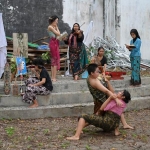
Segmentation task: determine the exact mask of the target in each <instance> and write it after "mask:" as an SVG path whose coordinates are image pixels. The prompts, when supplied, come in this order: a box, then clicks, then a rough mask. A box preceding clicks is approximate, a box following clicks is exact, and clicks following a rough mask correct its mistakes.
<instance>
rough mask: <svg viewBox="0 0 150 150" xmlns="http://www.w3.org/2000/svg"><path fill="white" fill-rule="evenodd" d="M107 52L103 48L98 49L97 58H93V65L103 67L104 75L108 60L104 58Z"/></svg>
mask: <svg viewBox="0 0 150 150" xmlns="http://www.w3.org/2000/svg"><path fill="white" fill-rule="evenodd" d="M104 53H105V50H104V48H103V47H99V48H98V54H97V56H96V57H93V58H92V60H91V63H96V64H97V65H98V66H102V70H103V71H102V73H104V74H105V71H106V65H107V58H106V57H105V56H104Z"/></svg>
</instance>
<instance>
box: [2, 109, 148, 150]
mask: <svg viewBox="0 0 150 150" xmlns="http://www.w3.org/2000/svg"><path fill="white" fill-rule="evenodd" d="M125 118H126V120H127V122H128V123H129V124H130V125H133V126H134V127H135V130H129V129H128V130H125V129H123V128H122V124H120V132H121V135H120V136H114V134H113V132H111V133H104V132H103V131H102V130H101V129H99V128H96V127H94V126H89V127H87V128H85V129H84V133H83V134H82V135H81V139H80V140H79V141H68V140H66V137H67V136H71V135H73V134H74V133H75V128H76V125H77V117H70V118H68V117H66V118H45V119H33V120H20V119H18V120H5V119H1V120H0V134H1V135H0V150H63V149H67V150H149V149H150V143H149V142H150V109H145V110H140V111H132V112H126V113H125Z"/></svg>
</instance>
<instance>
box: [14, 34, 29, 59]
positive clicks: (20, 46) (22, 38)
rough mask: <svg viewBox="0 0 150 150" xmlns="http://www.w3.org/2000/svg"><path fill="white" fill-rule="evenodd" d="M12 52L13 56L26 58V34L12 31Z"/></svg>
mask: <svg viewBox="0 0 150 150" xmlns="http://www.w3.org/2000/svg"><path fill="white" fill-rule="evenodd" d="M13 53H14V56H21V57H25V58H28V34H27V33H13Z"/></svg>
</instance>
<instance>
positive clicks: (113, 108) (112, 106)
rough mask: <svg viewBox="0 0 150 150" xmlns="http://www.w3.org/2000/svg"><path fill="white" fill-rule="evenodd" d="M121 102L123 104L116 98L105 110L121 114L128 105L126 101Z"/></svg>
mask: <svg viewBox="0 0 150 150" xmlns="http://www.w3.org/2000/svg"><path fill="white" fill-rule="evenodd" d="M121 102H122V105H121V106H118V105H117V103H116V101H115V100H111V101H110V102H109V103H108V104H107V106H106V107H105V108H104V111H112V112H114V113H116V114H118V115H119V116H120V115H121V114H122V112H123V111H124V109H125V107H126V103H125V102H124V101H123V100H121Z"/></svg>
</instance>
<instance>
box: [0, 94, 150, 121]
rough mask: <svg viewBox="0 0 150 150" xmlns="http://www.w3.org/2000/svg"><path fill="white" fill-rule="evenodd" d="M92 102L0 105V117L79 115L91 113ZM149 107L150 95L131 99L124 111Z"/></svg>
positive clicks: (31, 117)
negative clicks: (31, 106)
mask: <svg viewBox="0 0 150 150" xmlns="http://www.w3.org/2000/svg"><path fill="white" fill-rule="evenodd" d="M93 105H94V104H93V102H92V103H83V104H73V105H51V106H43V107H42V106H41V107H38V108H28V107H0V118H6V119H10V118H11V119H17V118H20V119H35V118H46V117H66V116H68V117H70V116H80V115H81V114H83V113H86V114H92V113H93ZM144 108H150V97H138V98H134V99H132V101H131V102H130V103H129V104H128V107H127V110H126V111H131V110H140V109H144Z"/></svg>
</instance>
